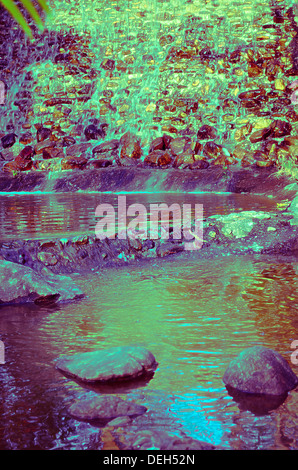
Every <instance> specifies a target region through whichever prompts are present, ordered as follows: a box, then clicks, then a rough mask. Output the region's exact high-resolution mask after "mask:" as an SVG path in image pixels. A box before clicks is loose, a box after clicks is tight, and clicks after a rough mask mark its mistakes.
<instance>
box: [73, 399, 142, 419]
mask: <svg viewBox="0 0 298 470" xmlns="http://www.w3.org/2000/svg"><path fill="white" fill-rule="evenodd" d="M146 411H147V408H146V406H142V405H138V404H136V403H133V402H129V401H126V400H122V399H121V398H119V397H117V396H104V395H103V396H101V395H99V396H91V397H88V398H83V399H80V400H78V401H77V402H76V403H73V404H72V405H71V406H70V407H69V410H68V412H69V414H70V415H71V416H72V417H73V418H76V419H79V420H85V421H93V420H99V421H110V420H113V419H115V418H118V417H119V416H138V415H141V414H143V413H145V412H146Z"/></svg>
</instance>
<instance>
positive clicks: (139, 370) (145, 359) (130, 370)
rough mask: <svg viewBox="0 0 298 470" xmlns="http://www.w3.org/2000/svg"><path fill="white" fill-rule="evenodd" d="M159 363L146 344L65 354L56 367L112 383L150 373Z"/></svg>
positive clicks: (75, 375)
mask: <svg viewBox="0 0 298 470" xmlns="http://www.w3.org/2000/svg"><path fill="white" fill-rule="evenodd" d="M156 366H157V362H156V360H155V357H154V355H153V354H152V353H151V352H150V351H148V350H147V349H145V348H143V347H138V346H118V347H113V348H109V349H103V350H96V351H90V352H85V353H76V354H73V355H71V356H64V357H62V358H60V359H59V360H58V361H57V363H56V368H57V369H58V370H59V371H60V372H62V373H64V374H65V375H67V376H70V377H73V378H75V379H77V380H80V381H82V382H87V383H88V382H89V383H92V382H97V383H104V384H106V383H113V382H119V381H123V380H132V379H137V378H141V377H143V376H146V375H151V374H152V373H153V372H154V370H155V368H156Z"/></svg>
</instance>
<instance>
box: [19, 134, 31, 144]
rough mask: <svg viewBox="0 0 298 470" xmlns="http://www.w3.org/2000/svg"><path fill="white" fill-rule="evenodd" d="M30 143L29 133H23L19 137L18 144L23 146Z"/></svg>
mask: <svg viewBox="0 0 298 470" xmlns="http://www.w3.org/2000/svg"><path fill="white" fill-rule="evenodd" d="M32 141H33V135H32V134H31V132H25V133H24V134H22V135H21V136H20V139H19V142H20V144H23V145H28V144H31V142H32Z"/></svg>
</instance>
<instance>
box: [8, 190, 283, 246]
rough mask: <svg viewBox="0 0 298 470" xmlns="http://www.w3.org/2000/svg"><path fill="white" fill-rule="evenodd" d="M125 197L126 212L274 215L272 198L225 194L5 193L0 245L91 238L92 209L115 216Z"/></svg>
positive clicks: (94, 221)
mask: <svg viewBox="0 0 298 470" xmlns="http://www.w3.org/2000/svg"><path fill="white" fill-rule="evenodd" d="M119 196H126V206H127V208H128V207H129V206H130V205H131V204H134V203H138V204H143V205H144V207H145V208H146V210H147V212H148V214H149V212H150V204H154V203H155V204H161V203H165V204H167V205H168V206H169V207H170V206H171V204H179V206H180V207H181V208H182V206H183V204H190V205H191V207H192V209H193V210H194V208H195V204H203V215H204V217H208V216H210V215H214V214H228V213H231V212H239V211H242V210H267V211H275V210H276V203H277V202H280V201H277V199H275V198H268V197H264V196H251V195H249V194H228V193H218V194H217V193H185V194H183V193H156V192H152V193H119V194H117V193H116V194H109V193H60V194H59V193H58V194H54V193H48V194H44V193H21V194H20V193H6V194H5V195H4V194H3V193H2V194H0V241H4V240H12V239H16V238H42V237H47V238H49V237H66V236H74V235H77V234H82V233H91V234H93V235H94V231H95V226H96V222H97V221H98V220H99V219H98V217H96V216H95V210H96V207H97V206H98V205H99V204H111V205H112V206H113V208H114V210H115V214H116V215H117V213H118V212H117V211H118V197H119Z"/></svg>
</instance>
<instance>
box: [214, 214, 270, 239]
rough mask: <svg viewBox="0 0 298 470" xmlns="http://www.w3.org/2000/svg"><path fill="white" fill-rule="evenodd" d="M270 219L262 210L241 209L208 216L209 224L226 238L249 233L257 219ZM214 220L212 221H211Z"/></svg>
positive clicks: (244, 235)
mask: <svg viewBox="0 0 298 470" xmlns="http://www.w3.org/2000/svg"><path fill="white" fill-rule="evenodd" d="M262 219H270V214H268V213H267V212H263V211H242V212H240V213H235V214H234V213H231V214H225V215H211V216H210V217H208V221H209V222H210V225H216V226H217V227H218V229H219V231H220V232H221V233H222V234H223V235H224V236H225V237H227V238H230V239H238V238H243V237H246V236H247V235H249V233H250V232H251V231H252V230H253V228H254V226H255V224H256V223H257V221H258V220H262ZM213 221H214V222H213Z"/></svg>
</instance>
